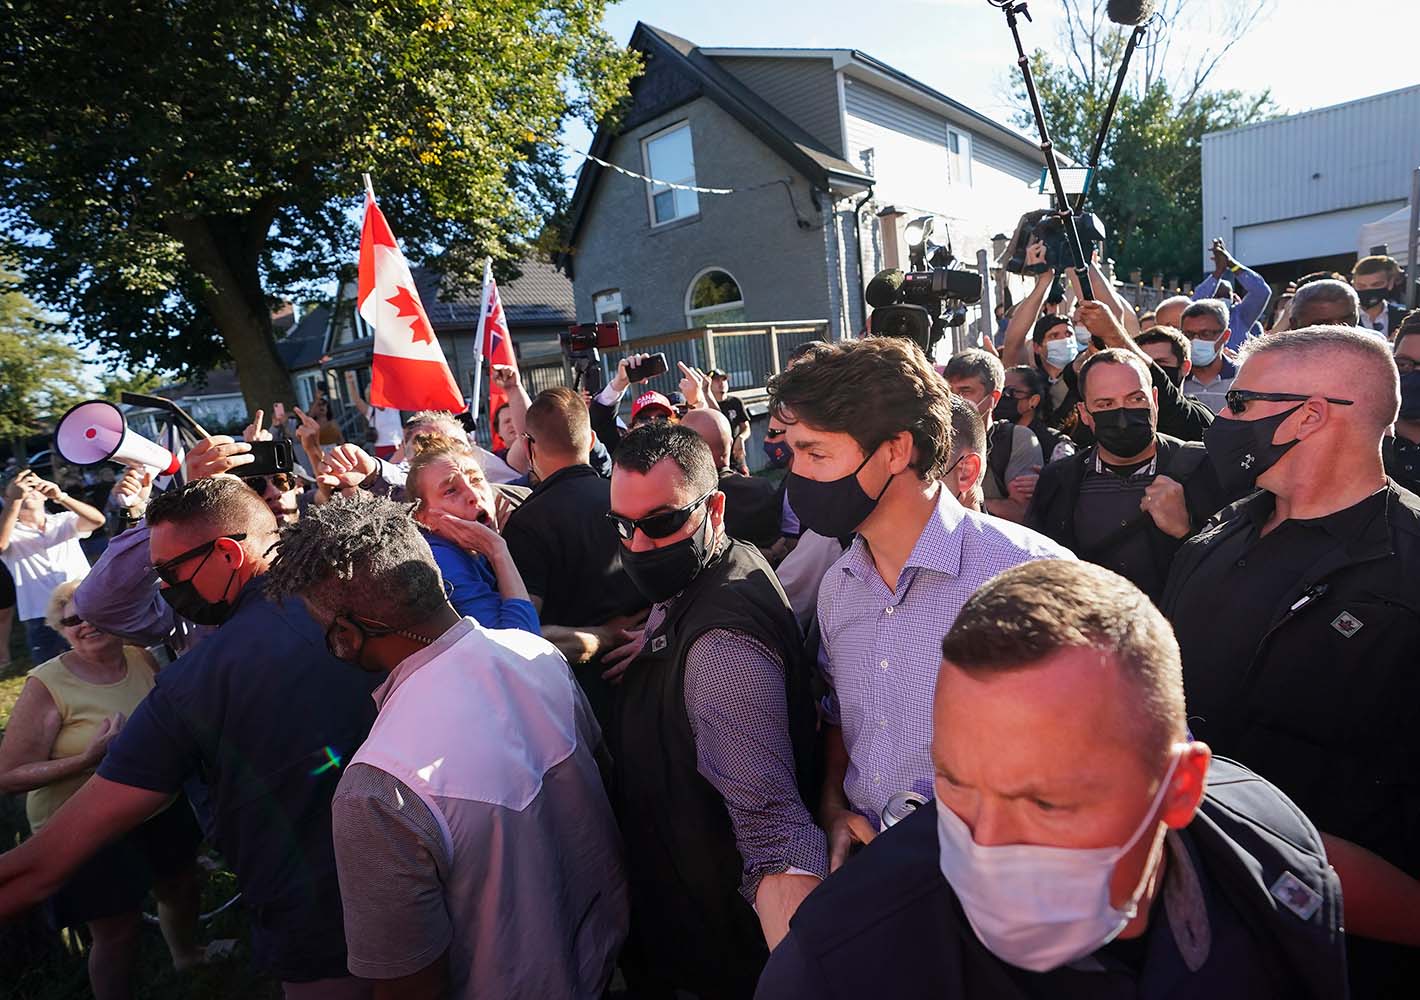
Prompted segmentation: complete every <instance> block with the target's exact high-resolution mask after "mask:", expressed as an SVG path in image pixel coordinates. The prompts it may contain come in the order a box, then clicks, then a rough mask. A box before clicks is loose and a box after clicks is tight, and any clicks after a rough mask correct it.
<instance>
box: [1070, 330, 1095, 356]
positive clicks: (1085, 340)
mask: <svg viewBox="0 0 1420 1000" xmlns="http://www.w3.org/2000/svg"><path fill="white" fill-rule="evenodd" d="M1093 336H1094V334H1093V333H1091V332H1090V331H1089V328H1088V327H1084V326H1078V325H1077V326H1076V327H1075V343H1077V344H1079V345H1080V349H1081V350H1084V349H1085V348H1086V347H1087V346H1089V343H1090V338H1091V337H1093Z"/></svg>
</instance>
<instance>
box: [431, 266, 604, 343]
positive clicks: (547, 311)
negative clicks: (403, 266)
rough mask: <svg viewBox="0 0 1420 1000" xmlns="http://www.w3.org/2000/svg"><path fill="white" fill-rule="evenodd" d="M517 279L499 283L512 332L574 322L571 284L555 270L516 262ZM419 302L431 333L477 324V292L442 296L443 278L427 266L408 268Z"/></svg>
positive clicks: (500, 294) (468, 327)
mask: <svg viewBox="0 0 1420 1000" xmlns="http://www.w3.org/2000/svg"><path fill="white" fill-rule="evenodd" d="M518 270H520V271H521V272H522V274H520V275H519V276H518V277H517V279H516V280H514V281H510V282H508V283H507V284H499V286H498V296H499V298H501V299H502V300H503V313H504V315H505V316H507V318H508V326H509V327H511V328H513V329H514V330H515V331H516V329H517V328H518V327H524V326H570V325H572V324H573V323H575V322H576V319H575V318H574V317H575V314H576V313H575V309H574V308H573V303H572V282H570V281H568V280H567V276H566V275H564V274H563V273H562V272H560V271H558V270H557V268H556V267H554V266H553V265H552V264H549V263H547V262H545V261H541V260H522V261H519V262H518ZM410 273H411V274H413V275H414V284H415V286H416V287H417V288H418V290H419V300H420V301H421V302H422V303H423V304H424V311H425V312H426V313H428V314H429V322H430V324H432V325H433V327H434V332H435V333H439V332H441V331H443V330H460V329H465V328H467V329H470V330H471V329H473V328H474V327H476V326H477V325H478V310H479V305H480V303H479V297H478V296H479V293H478V291H477V290H473V291H468V292H455V293H453V294H451V295H448V296H445V295H444V294H443V276H442V275H440V274H439V273H438V272H437V271H433V270H430V269H429V268H427V267H414V268H410Z"/></svg>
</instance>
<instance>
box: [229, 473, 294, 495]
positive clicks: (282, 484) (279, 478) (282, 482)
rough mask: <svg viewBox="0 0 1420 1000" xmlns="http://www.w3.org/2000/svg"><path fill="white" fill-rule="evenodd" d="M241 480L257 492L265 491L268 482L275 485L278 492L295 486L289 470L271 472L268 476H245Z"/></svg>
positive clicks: (286, 491)
mask: <svg viewBox="0 0 1420 1000" xmlns="http://www.w3.org/2000/svg"><path fill="white" fill-rule="evenodd" d="M242 482H244V483H246V484H247V485H248V486H250V487H251V488H252V489H254V490H256V491H257V492H258V493H265V492H266V486H267V483H268V482H269V483H270V484H271V485H272V486H275V487H276V491H277V492H278V493H288V492H290V491H291V490H294V489H295V488H296V483H297V480H296V477H295V476H293V475H292V474H291V473H289V472H273V473H272V474H271V475H269V476H245V477H243V478H242Z"/></svg>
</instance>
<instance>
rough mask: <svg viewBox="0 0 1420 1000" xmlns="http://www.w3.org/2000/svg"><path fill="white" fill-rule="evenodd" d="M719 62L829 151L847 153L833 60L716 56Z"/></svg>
mask: <svg viewBox="0 0 1420 1000" xmlns="http://www.w3.org/2000/svg"><path fill="white" fill-rule="evenodd" d="M715 62H716V63H718V64H719V65H720V67H721V68H722V69H725V70H727V71H729V72H730V73H732V74H734V75H735V76H736V77H738V78H739V79H740V80H741V81H742V82H743V83H744V84H745V85H746V86H747V87H749V88H750V89H751V90H753V91H754V92H755V93H757V94H758V95H759V96H760V97H762V98H764V100H765V101H767V102H768V103H769V104H771V105H773V107H774V108H775V110H777V111H778V112H779V113H780V114H782V115H784V116H785V117H786V118H788V119H789V120H790V121H792V122H794V124H796V125H798V126H799V127H800V128H801V129H803V130H804V131H805V132H807V133H808V134H809V135H811V136H813V137H814V138H815V139H817V140H818V141H819V142H821V143H823V145H824V148H826V149H827V150H828V151H829V152H831V153H835V154H837V155H839V156H842V155H843V134H842V129H841V128H840V120H839V115H838V82H837V80H836V79H835V76H834V69H833V62H832V60H829V59H799V58H783V59H779V58H769V57H765V56H716V57H715Z"/></svg>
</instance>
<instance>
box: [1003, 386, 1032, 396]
mask: <svg viewBox="0 0 1420 1000" xmlns="http://www.w3.org/2000/svg"><path fill="white" fill-rule="evenodd" d="M1001 395H1002V396H1005V397H1006V398H1007V399H1030V398H1031V397H1032V396H1034V395H1035V393H1033V392H1031V391H1030V390H1029V389H1017V388H1015V387H1013V386H1009V385H1008V386H1006V388H1004V389H1002V390H1001Z"/></svg>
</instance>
